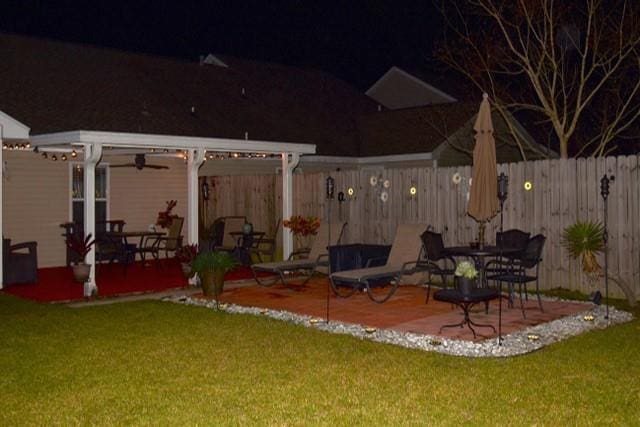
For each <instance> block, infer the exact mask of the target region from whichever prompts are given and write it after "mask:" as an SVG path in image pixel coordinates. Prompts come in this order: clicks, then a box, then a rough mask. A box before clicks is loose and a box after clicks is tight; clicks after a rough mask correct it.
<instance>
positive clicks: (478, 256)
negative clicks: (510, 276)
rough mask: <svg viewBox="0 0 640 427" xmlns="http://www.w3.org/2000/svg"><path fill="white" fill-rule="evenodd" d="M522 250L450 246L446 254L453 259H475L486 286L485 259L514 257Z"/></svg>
mask: <svg viewBox="0 0 640 427" xmlns="http://www.w3.org/2000/svg"><path fill="white" fill-rule="evenodd" d="M520 251H521V249H514V248H509V247H504V246H502V247H501V246H495V245H485V246H482V247H480V246H450V247H446V248H444V252H445V253H446V255H448V256H452V257H467V258H473V261H474V263H475V265H476V269H477V270H478V273H479V275H480V280H481V283H482V284H483V285H484V284H486V281H485V277H484V267H485V263H484V259H485V258H486V257H507V258H508V257H512V256H513V255H515V254H517V253H518V252H520Z"/></svg>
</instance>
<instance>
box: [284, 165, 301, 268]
mask: <svg viewBox="0 0 640 427" xmlns="http://www.w3.org/2000/svg"><path fill="white" fill-rule="evenodd" d="M289 156H291V160H289ZM299 161H300V154H298V153H282V219H283V220H286V219H289V218H291V215H292V214H293V170H294V169H295V167H296V166H298V162H299ZM292 252H293V234H292V233H291V229H289V228H287V227H282V257H283V259H288V258H289V257H290V256H291V253H292Z"/></svg>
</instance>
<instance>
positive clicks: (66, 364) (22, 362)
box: [0, 295, 640, 426]
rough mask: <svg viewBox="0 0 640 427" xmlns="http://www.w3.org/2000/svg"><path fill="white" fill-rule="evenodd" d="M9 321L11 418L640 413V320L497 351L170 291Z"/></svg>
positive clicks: (613, 421) (623, 421) (621, 417)
mask: <svg viewBox="0 0 640 427" xmlns="http://www.w3.org/2000/svg"><path fill="white" fill-rule="evenodd" d="M635 314H636V315H637V314H638V313H635ZM0 322H1V323H2V327H1V329H0V399H1V402H2V403H1V410H0V425H2V426H4V425H12V426H13V425H25V424H28V425H51V424H57V425H69V424H101V425H113V424H118V425H123V424H124V425H129V424H153V425H166V424H180V425H196V424H199V425H203V424H204V425H214V424H215V425H219V424H232V425H237V424H277V425H308V424H331V425H370V424H375V425H381V424H382V425H397V424H415V425H418V424H422V425H424V424H460V423H465V424H492V425H494V424H524V425H532V424H547V425H566V424H571V425H582V424H608V425H629V424H640V404H639V403H638V402H639V401H640V322H638V321H637V320H634V321H633V322H631V323H627V324H624V325H621V326H616V327H613V328H610V329H608V330H606V331H596V332H592V333H588V334H585V335H582V336H580V337H577V338H574V339H571V340H569V341H567V342H564V343H561V344H557V345H553V346H551V347H548V348H546V349H544V350H542V351H538V352H536V353H533V354H530V355H526V356H521V357H516V358H511V359H497V360H496V359H491V360H490V359H482V360H477V359H465V358H457V357H451V356H444V355H439V354H434V353H425V352H421V351H414V350H407V349H403V348H398V347H394V346H390V345H384V344H376V343H372V342H368V341H359V340H358V339H355V338H352V337H348V336H339V335H330V334H326V333H322V332H318V331H316V330H313V329H309V328H304V327H300V326H293V325H290V324H286V323H283V322H279V321H276V320H271V319H267V318H260V317H255V316H248V315H230V314H224V313H217V312H215V311H213V310H210V309H205V308H199V307H190V306H183V305H177V304H170V303H162V302H136V303H127V304H115V305H110V306H99V307H88V308H82V309H70V308H66V307H63V306H52V305H39V304H34V303H30V302H25V301H21V300H18V299H15V298H12V297H8V296H4V295H0Z"/></svg>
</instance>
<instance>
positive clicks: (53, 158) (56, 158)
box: [51, 154, 58, 162]
mask: <svg viewBox="0 0 640 427" xmlns="http://www.w3.org/2000/svg"><path fill="white" fill-rule="evenodd" d="M51 160H53V161H54V162H55V161H57V160H58V157H57V156H56V155H55V154H54V155H53V156H51Z"/></svg>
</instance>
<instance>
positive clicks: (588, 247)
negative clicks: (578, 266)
mask: <svg viewBox="0 0 640 427" xmlns="http://www.w3.org/2000/svg"><path fill="white" fill-rule="evenodd" d="M560 243H561V245H562V246H563V247H564V248H565V249H566V250H567V251H568V252H569V256H571V258H573V259H578V258H579V259H580V260H581V261H582V271H584V272H585V274H586V275H587V280H589V282H591V286H592V287H595V286H597V283H598V280H599V279H600V278H602V277H604V271H603V268H602V266H601V265H600V263H599V262H598V259H597V258H596V255H598V254H600V253H604V251H605V245H604V227H603V226H602V224H601V223H599V222H591V221H584V222H583V221H578V222H576V223H575V224H573V225H570V226H568V227H567V228H565V229H564V231H563V233H562V240H561V242H560ZM608 278H609V280H611V281H613V282H614V283H615V284H617V285H618V286H619V287H620V289H622V292H624V294H625V296H626V297H627V301H629V305H631V306H632V307H633V306H635V305H636V296H635V292H634V290H633V288H632V286H630V285H629V284H628V283H627V282H626V281H625V280H624V279H622V277H620V276H618V275H615V274H612V273H611V272H609V274H608ZM601 297H602V295H601V293H600V291H598V290H596V291H594V292H593V293H592V294H591V299H592V300H593V302H595V303H596V304H599V303H600V299H601Z"/></svg>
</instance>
